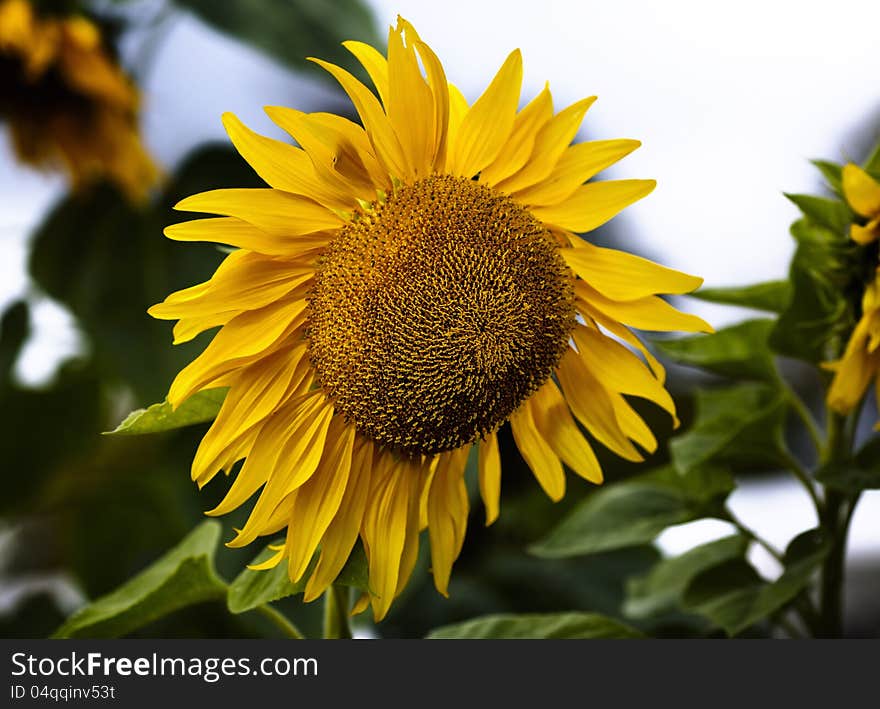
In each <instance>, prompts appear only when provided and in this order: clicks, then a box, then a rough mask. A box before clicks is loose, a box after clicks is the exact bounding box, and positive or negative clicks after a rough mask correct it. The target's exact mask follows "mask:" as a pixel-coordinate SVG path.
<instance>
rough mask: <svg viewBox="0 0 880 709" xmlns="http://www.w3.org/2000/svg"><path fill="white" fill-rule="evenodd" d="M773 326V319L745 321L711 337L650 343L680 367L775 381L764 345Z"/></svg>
mask: <svg viewBox="0 0 880 709" xmlns="http://www.w3.org/2000/svg"><path fill="white" fill-rule="evenodd" d="M773 326H774V321H773V320H767V319H758V320H746V321H745V322H742V323H739V324H738V325H734V326H732V327H728V328H724V329H723V330H718V331H717V332H715V333H712V334H711V335H696V336H694V337H684V338H681V339H677V340H654V341H653V343H654V345H655V346H656V347H657V349H659V350H660V351H661V352H662V353H663V354H665V355H666V356H667V357H669V358H670V359H673V360H675V361H676V362H679V363H681V364H687V365H691V366H693V367H700V368H702V369H706V370H708V371H710V372H714V373H715V374H721V375H723V376H727V377H733V378H742V379H757V380H761V381H766V382H775V381H777V380H778V374H777V372H776V365H775V364H774V362H773V355H772V353H771V352H770V349H769V347H768V346H767V338H768V337H769V335H770V332H771V331H772V330H773Z"/></svg>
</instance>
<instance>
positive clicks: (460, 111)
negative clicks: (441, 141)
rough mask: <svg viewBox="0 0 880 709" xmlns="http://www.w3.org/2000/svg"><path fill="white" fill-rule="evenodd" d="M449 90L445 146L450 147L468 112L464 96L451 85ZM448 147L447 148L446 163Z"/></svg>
mask: <svg viewBox="0 0 880 709" xmlns="http://www.w3.org/2000/svg"><path fill="white" fill-rule="evenodd" d="M448 88H449V129H448V136H447V144H448V145H452V143H453V142H454V141H455V139H456V137H457V136H458V131H459V129H460V128H461V122H462V121H463V120H464V117H465V115H467V112H468V102H467V99H466V98H465V97H464V94H462V93H461V91H460V90H459V89H458V87H457V86H455V85H453V84H449V85H448ZM448 160H449V157H448V147H447V163H448Z"/></svg>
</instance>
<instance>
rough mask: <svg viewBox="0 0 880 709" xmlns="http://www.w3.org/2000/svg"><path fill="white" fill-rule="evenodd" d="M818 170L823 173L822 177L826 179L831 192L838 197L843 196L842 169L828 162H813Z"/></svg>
mask: <svg viewBox="0 0 880 709" xmlns="http://www.w3.org/2000/svg"><path fill="white" fill-rule="evenodd" d="M810 162H812V163H813V165H815V166H816V167H817V168H818V169H819V172H821V173H822V176H823V177H824V178H825V181H826V182H827V183H828V186H829V187H830V188H831V190H832V191H833V192H834V193H835V194H836V195H837V196H838V197H842V196H843V175H842V172H843V170H842V168H841V166H840V165H838V164H837V163H833V162H829V161H828V160H811V161H810Z"/></svg>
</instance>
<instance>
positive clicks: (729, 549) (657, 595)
mask: <svg viewBox="0 0 880 709" xmlns="http://www.w3.org/2000/svg"><path fill="white" fill-rule="evenodd" d="M748 545H749V544H748V540H747V539H746V538H745V537H743V536H741V535H738V534H737V535H734V536H731V537H724V538H723V539H718V540H716V541H714V542H709V543H707V544H701V545H700V546H698V547H694V548H693V549H691V550H690V551H687V552H685V553H684V554H682V555H680V556H675V557H671V558H668V559H663V560H662V561H660V562H658V563H657V564H656V565H655V566H654V568H653V569H651V571H650V572H649V573H647V574H646V575H644V576H638V577H635V578H632V579H630V580H629V583H628V584H627V599H626V603H625V605H624V613H625V614H626V615H627V616H628V617H630V618H649V617H651V616H655V615H659V614H661V613H667V612H671V611H675V610H678V609H679V608H680V605H681V599H682V594H683V593H684V591H685V589H686V588H687V586H688V584H689V583H690V582H691V581H692V580H693V579H694V577H696V576H697V575H698V574H700V573H701V572H703V571H705V570H706V569H709V568H711V567H713V566H718V565H719V564H721V563H722V562H726V561H729V560H731V559H737V558H742V556H743V555H744V554H745V552H746V549H747V548H748Z"/></svg>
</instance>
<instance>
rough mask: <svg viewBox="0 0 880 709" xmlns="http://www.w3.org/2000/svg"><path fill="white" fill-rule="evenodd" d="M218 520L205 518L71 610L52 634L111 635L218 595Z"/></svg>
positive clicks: (223, 590)
mask: <svg viewBox="0 0 880 709" xmlns="http://www.w3.org/2000/svg"><path fill="white" fill-rule="evenodd" d="M220 531H221V527H220V524H219V523H217V522H215V521H207V522H203V523H202V524H200V525H199V526H198V527H196V528H195V529H194V530H193V531H192V532H191V533H190V534H189V535H188V536H187V537H186V538H185V539H184V540H183V541H181V542H180V544H178V545H177V546H176V547H174V549H172V550H171V551H169V552H168V553H167V554H165V556H163V557H161V558H160V559H159V560H158V561H156V562H154V563H153V564H151V565H150V566H148V567H147V568H146V569H145V570H144V571H142V572H141V573H139V574H138V575H137V576H135V577H134V578H132V579H131V580H129V581H128V582H126V583H125V584H123V585H122V586H120V587H119V588H118V589H116V590H115V591H113V592H112V593H110V594H108V595H106V596H104V597H102V598H99V599H98V600H96V601H94V602H93V603H90V604H89V605H87V606H86V607H85V608H82V609H80V610H79V611H77V612H76V613H74V614H73V615H72V616H71V617H70V618H68V619H67V621H66V622H65V623H64V624H63V625H62V626H61V627H60V628H59V629H58V630H57V631H56V632H55V635H54V637H56V638H75V637H86V638H117V637H120V636H123V635H126V634H128V633H130V632H131V631H133V630H137V629H138V628H140V627H142V626H144V625H146V624H147V623H150V622H152V621H154V620H156V619H157V618H161V617H162V616H165V615H167V614H169V613H171V612H172V611H175V610H177V609H179V608H183V607H185V606H189V605H193V604H195V603H202V602H203V601H208V600H212V599H220V598H223V597H224V596H225V595H226V584H225V583H224V582H223V581H222V580H221V579H220V578H219V577H218V576H217V573H216V571H215V570H214V552H215V549H216V547H217V543H218V542H219V540H220Z"/></svg>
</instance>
